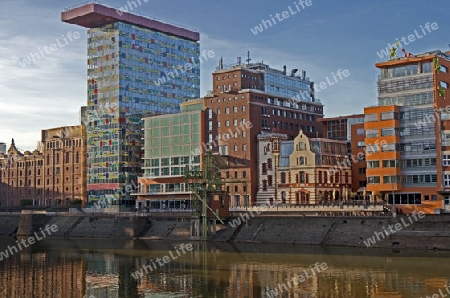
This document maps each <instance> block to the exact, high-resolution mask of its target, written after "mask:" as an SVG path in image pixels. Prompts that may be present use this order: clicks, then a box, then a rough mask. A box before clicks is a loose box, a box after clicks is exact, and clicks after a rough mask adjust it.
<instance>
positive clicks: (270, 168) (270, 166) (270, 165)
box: [267, 158, 272, 170]
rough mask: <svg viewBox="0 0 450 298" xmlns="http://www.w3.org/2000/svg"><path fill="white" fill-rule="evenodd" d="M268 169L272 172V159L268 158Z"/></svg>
mask: <svg viewBox="0 0 450 298" xmlns="http://www.w3.org/2000/svg"><path fill="white" fill-rule="evenodd" d="M267 168H268V169H269V170H272V158H268V159H267Z"/></svg>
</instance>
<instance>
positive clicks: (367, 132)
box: [366, 129, 378, 138]
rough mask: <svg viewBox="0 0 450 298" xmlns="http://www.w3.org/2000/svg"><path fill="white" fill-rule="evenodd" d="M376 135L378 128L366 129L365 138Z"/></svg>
mask: <svg viewBox="0 0 450 298" xmlns="http://www.w3.org/2000/svg"><path fill="white" fill-rule="evenodd" d="M376 137H378V129H368V130H366V138H376Z"/></svg>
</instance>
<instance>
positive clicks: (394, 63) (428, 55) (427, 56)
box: [375, 50, 450, 68]
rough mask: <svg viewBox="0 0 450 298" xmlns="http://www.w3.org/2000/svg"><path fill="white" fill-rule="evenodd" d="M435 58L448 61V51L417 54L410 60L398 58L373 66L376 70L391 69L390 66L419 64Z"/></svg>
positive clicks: (449, 56)
mask: <svg viewBox="0 0 450 298" xmlns="http://www.w3.org/2000/svg"><path fill="white" fill-rule="evenodd" d="M436 56H438V57H443V58H445V59H447V60H450V51H449V52H442V51H439V50H436V51H431V52H425V53H421V54H417V55H414V54H413V56H412V57H411V58H406V57H400V58H398V59H395V60H389V61H385V62H380V63H377V64H375V66H376V67H378V68H386V67H392V66H397V65H402V64H408V63H414V62H420V61H424V60H432V59H433V58H434V57H436Z"/></svg>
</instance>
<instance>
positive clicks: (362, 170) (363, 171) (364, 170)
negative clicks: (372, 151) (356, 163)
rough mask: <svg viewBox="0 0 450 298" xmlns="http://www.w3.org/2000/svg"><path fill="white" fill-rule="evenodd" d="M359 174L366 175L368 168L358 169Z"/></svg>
mask: <svg viewBox="0 0 450 298" xmlns="http://www.w3.org/2000/svg"><path fill="white" fill-rule="evenodd" d="M358 173H360V174H365V173H366V168H359V169H358Z"/></svg>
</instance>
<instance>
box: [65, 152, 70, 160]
mask: <svg viewBox="0 0 450 298" xmlns="http://www.w3.org/2000/svg"><path fill="white" fill-rule="evenodd" d="M69 162H70V154H69V152H66V163H69Z"/></svg>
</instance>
